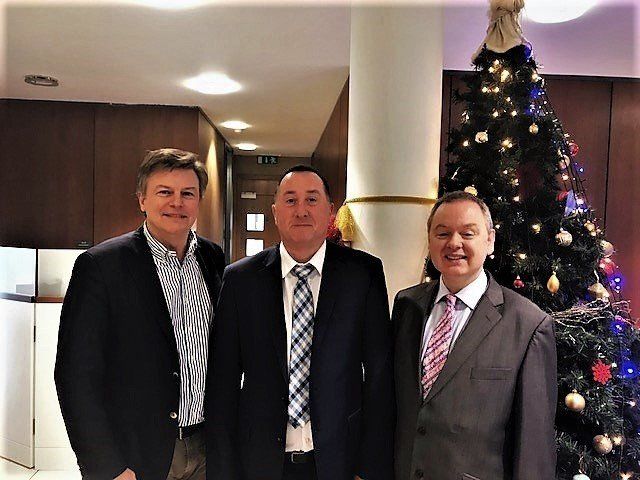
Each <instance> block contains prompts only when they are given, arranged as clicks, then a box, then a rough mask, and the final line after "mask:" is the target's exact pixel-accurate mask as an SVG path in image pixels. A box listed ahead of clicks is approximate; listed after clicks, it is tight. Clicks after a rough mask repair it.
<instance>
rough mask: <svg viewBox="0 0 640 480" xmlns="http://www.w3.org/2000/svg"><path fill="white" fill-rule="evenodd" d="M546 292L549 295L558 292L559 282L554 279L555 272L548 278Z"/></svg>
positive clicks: (556, 278)
mask: <svg viewBox="0 0 640 480" xmlns="http://www.w3.org/2000/svg"><path fill="white" fill-rule="evenodd" d="M547 290H549V291H550V292H551V293H556V292H557V291H558V290H560V280H558V277H556V272H553V273H552V274H551V276H550V277H549V280H547Z"/></svg>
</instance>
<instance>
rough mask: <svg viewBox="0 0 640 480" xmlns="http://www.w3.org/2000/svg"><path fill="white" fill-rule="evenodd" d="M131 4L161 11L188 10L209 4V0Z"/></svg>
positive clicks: (137, 0)
mask: <svg viewBox="0 0 640 480" xmlns="http://www.w3.org/2000/svg"><path fill="white" fill-rule="evenodd" d="M133 3H136V4H138V5H144V6H147V7H153V8H158V9H161V10H188V9H190V8H198V7H202V6H205V5H207V4H208V3H211V2H210V0H134V1H133Z"/></svg>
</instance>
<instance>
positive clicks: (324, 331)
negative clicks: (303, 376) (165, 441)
mask: <svg viewBox="0 0 640 480" xmlns="http://www.w3.org/2000/svg"><path fill="white" fill-rule="evenodd" d="M280 270H281V265H280V253H279V250H278V247H277V246H276V247H272V248H270V249H268V250H265V251H263V252H261V253H259V254H257V255H255V256H253V257H250V258H246V259H244V260H241V261H239V262H237V263H234V264H233V265H231V266H229V267H227V269H226V271H225V275H224V278H223V284H222V291H221V293H220V301H219V303H218V311H217V315H216V319H215V322H214V333H213V342H212V343H211V344H210V348H212V350H210V353H209V371H208V378H207V394H206V401H205V409H206V410H205V411H206V416H207V425H206V427H207V478H208V480H281V479H282V470H283V464H284V453H285V452H284V447H285V439H286V427H287V421H288V417H287V406H288V388H289V387H288V385H289V380H288V365H287V351H286V348H287V347H286V328H285V319H284V308H283V301H282V276H281V273H280ZM363 368H364V375H363ZM392 370H393V367H392V354H391V323H390V321H389V308H388V301H387V291H386V286H385V281H384V274H383V271H382V263H381V262H380V260H379V259H377V258H375V257H372V256H371V255H369V254H367V253H364V252H360V251H357V250H351V249H347V248H344V247H340V246H337V245H335V244H332V243H328V244H327V250H326V257H325V262H324V266H323V270H322V281H321V286H320V294H319V299H318V306H317V311H316V316H315V319H314V334H313V346H312V355H311V379H310V383H311V391H310V397H311V398H310V402H311V405H310V407H311V427H312V433H313V443H314V450H315V458H316V468H317V472H318V478H319V480H353V476H354V474H356V473H357V474H359V475H360V476H362V477H363V478H365V479H366V480H377V479H380V480H383V479H384V480H387V479H390V478H392V475H393V474H392V470H393V447H392V441H393V422H394V418H395V409H394V395H393V378H392V373H393V372H392ZM242 375H244V383H243V385H242V387H241V385H240V379H241V376H242Z"/></svg>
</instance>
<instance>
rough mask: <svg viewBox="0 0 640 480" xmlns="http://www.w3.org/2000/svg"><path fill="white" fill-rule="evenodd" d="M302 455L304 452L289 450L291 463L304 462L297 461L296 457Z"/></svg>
mask: <svg viewBox="0 0 640 480" xmlns="http://www.w3.org/2000/svg"><path fill="white" fill-rule="evenodd" d="M299 457H302V458H304V452H291V463H294V464H299V463H304V461H301V462H298V461H296V458H299Z"/></svg>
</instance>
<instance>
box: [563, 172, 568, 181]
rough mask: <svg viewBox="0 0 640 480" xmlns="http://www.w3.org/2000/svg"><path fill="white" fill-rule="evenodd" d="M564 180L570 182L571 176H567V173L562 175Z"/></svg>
mask: <svg viewBox="0 0 640 480" xmlns="http://www.w3.org/2000/svg"><path fill="white" fill-rule="evenodd" d="M562 180H565V181H566V180H569V175H567V174H566V173H563V174H562Z"/></svg>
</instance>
